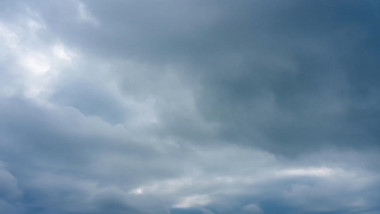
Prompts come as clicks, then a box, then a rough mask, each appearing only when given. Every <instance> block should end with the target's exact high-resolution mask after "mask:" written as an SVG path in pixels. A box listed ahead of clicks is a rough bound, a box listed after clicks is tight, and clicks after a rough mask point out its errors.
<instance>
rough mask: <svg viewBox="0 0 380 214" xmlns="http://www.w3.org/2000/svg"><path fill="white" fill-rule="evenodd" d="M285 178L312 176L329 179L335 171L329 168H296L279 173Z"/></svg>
mask: <svg viewBox="0 0 380 214" xmlns="http://www.w3.org/2000/svg"><path fill="white" fill-rule="evenodd" d="M279 174H280V175H285V176H312V177H328V176H331V175H333V174H334V170H333V169H331V168H327V167H321V168H296V169H285V170H281V171H280V172H279Z"/></svg>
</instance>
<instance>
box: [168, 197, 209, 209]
mask: <svg viewBox="0 0 380 214" xmlns="http://www.w3.org/2000/svg"><path fill="white" fill-rule="evenodd" d="M210 202H211V198H210V197H209V196H208V195H191V196H187V197H183V198H181V199H180V200H179V201H178V203H176V204H174V205H173V207H174V208H191V207H197V206H204V205H207V204H209V203H210Z"/></svg>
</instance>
